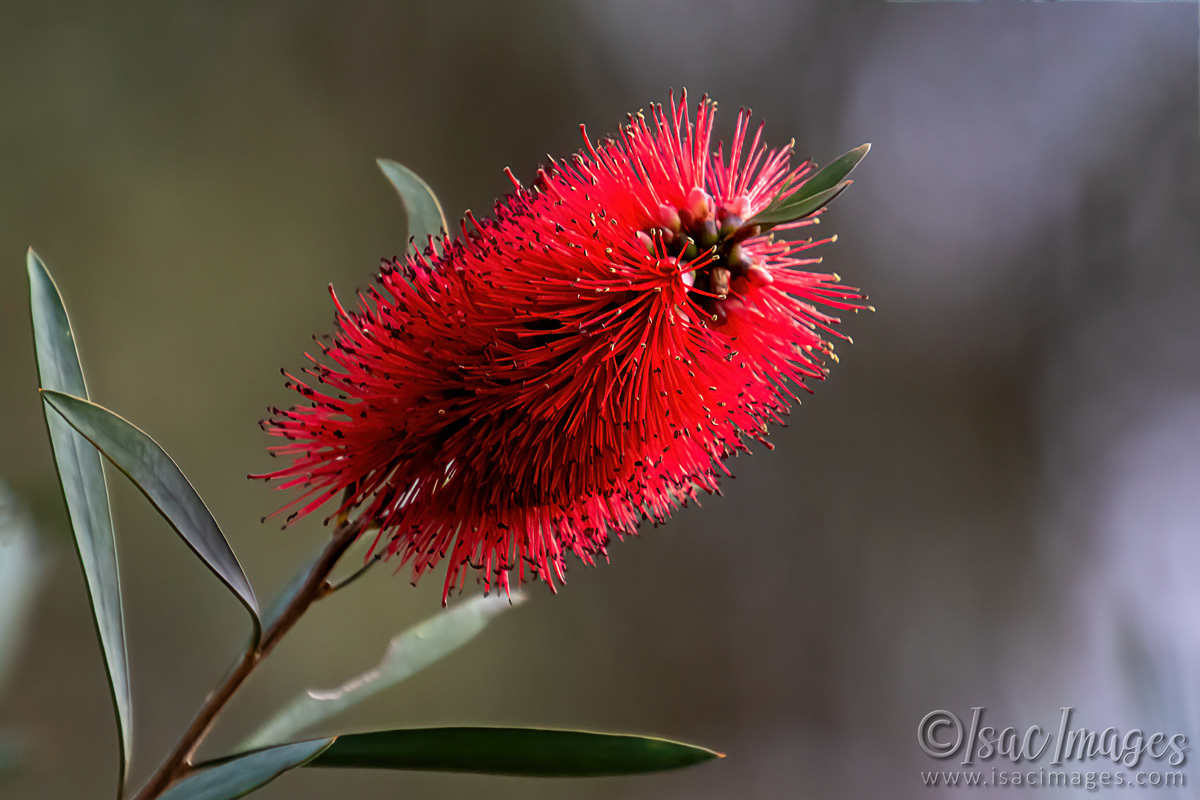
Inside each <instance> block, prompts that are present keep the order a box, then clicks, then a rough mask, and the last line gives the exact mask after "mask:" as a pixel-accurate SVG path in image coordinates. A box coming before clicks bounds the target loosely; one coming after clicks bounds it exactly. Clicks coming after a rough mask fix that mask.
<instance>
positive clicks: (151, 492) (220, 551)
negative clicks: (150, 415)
mask: <svg viewBox="0 0 1200 800" xmlns="http://www.w3.org/2000/svg"><path fill="white" fill-rule="evenodd" d="M42 397H43V398H44V399H45V401H46V403H47V404H48V405H49V406H50V407H52V408H53V409H54V410H55V411H57V412H58V413H59V414H61V415H62V416H63V418H64V419H65V420H66V421H67V422H69V423H70V424H71V426H72V427H73V428H75V430H77V431H79V433H80V434H82V435H83V436H84V437H85V438H86V439H87V440H88V441H89V442H91V443H92V444H93V445H94V446H95V447H96V449H98V450H99V451H100V452H101V453H103V454H104V455H105V456H107V457H108V459H109V460H110V461H111V462H112V463H113V465H115V466H116V467H117V469H119V470H121V472H123V473H124V474H125V476H126V477H127V478H129V480H131V481H132V482H133V484H134V485H135V486H137V487H138V489H140V490H141V491H142V494H144V495H146V498H147V499H148V500H149V501H150V502H151V504H152V505H153V506H154V507H155V508H156V509H158V512H159V513H160V514H162V516H163V518H164V519H166V520H167V522H169V523H170V524H171V527H172V528H174V529H175V532H176V533H178V534H179V536H180V537H181V538H182V539H183V540H184V542H186V543H187V545H188V547H190V548H191V549H192V551H193V552H194V553H195V554H196V555H197V556H199V557H200V560H201V561H203V562H204V563H205V565H207V566H208V568H209V569H210V570H212V571H213V574H215V575H216V576H217V577H218V578H220V579H221V582H222V583H224V584H225V585H226V586H228V587H229V589H230V591H232V592H233V593H234V594H235V595H237V598H238V599H239V600H240V601H241V602H242V605H244V606H245V607H246V609H247V610H248V611H249V612H250V616H251V617H252V619H253V621H254V627H255V631H256V636H255V639H256V640H257V638H258V636H257V632H259V631H261V628H260V624H259V619H258V601H257V600H256V599H255V597H254V589H253V588H252V587H251V586H250V581H249V580H248V579H247V578H246V573H245V572H243V571H242V567H241V565H240V564H239V563H238V560H237V556H235V555H234V554H233V550H232V548H230V546H229V542H228V541H226V539H225V535H224V534H223V533H221V528H220V527H219V526H218V525H217V522H216V520H215V519H213V516H212V513H211V512H209V510H208V507H207V506H206V505H204V501H203V500H201V499H200V495H198V494H197V493H196V490H195V488H193V486H192V484H191V483H190V482H189V481H188V479H187V478H186V477H184V475H183V472H181V471H180V469H179V466H178V465H177V464H176V463H175V462H174V461H173V460H172V459H171V457H170V456H169V455H167V454H166V452H165V451H164V450H163V449H162V447H160V446H159V445H158V443H157V442H155V441H154V440H153V439H151V438H150V437H149V436H148V435H146V433H144V432H143V431H142V430H141V429H139V428H137V427H136V426H134V425H132V424H131V423H129V422H127V421H126V420H124V419H122V418H121V417H119V416H117V415H116V414H114V413H113V412H111V411H109V410H108V409H107V408H104V407H102V406H98V405H96V404H95V403H91V402H88V401H87V400H82V399H80V398H78V397H72V396H70V395H67V394H62V393H61V392H53V391H49V390H45V391H43V392H42Z"/></svg>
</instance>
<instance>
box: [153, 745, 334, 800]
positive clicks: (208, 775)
mask: <svg viewBox="0 0 1200 800" xmlns="http://www.w3.org/2000/svg"><path fill="white" fill-rule="evenodd" d="M331 744H333V739H314V740H312V741H309V742H297V743H296V744H284V745H279V746H277V747H268V748H267V749H265V750H256V751H254V752H252V753H245V754H242V755H238V756H233V757H231V758H226V759H220V760H218V761H210V762H208V763H206V764H201V765H200V768H199V769H198V770H197V771H196V772H193V773H192V774H191V775H188V776H187V777H186V778H184V779H183V780H181V781H180V782H179V783H177V784H175V785H174V786H172V787H171V788H170V789H167V791H165V792H163V793H162V794H161V795H159V800H234V798H237V797H245V796H246V795H248V794H250V793H251V792H253V791H254V790H255V789H259V788H261V787H263V786H266V785H267V784H268V783H270V782H271V781H273V780H275V779H276V778H278V777H279V776H280V775H282V774H283V773H285V772H287V771H288V770H292V769H295V768H296V767H300V766H303V765H304V764H306V763H307V762H309V761H311V760H312V759H313V758H315V757H316V756H317V755H319V754H320V753H321V752H322V751H324V750H325V749H327V748H328V747H329V745H331Z"/></svg>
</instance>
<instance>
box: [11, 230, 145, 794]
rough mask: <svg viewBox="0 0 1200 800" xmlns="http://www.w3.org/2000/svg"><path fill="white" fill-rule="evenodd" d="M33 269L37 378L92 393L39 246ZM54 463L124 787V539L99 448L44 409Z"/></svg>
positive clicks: (127, 747)
mask: <svg viewBox="0 0 1200 800" xmlns="http://www.w3.org/2000/svg"><path fill="white" fill-rule="evenodd" d="M26 266H27V268H28V273H29V305H30V311H31V313H32V316H33V339H34V347H35V350H36V353H37V366H38V378H39V380H40V383H41V386H42V388H44V389H51V390H54V391H60V392H66V393H68V394H72V395H75V396H77V397H87V387H86V386H85V385H84V382H83V370H82V368H81V367H80V366H79V355H78V353H77V352H76V350H75V337H74V335H73V334H72V333H71V323H70V321H69V320H68V319H67V310H66V308H64V307H63V302H62V296H61V295H60V294H59V292H58V287H56V286H55V285H54V279H53V278H51V277H50V273H49V271H48V270H47V269H46V265H45V264H44V263H42V260H41V259H40V258H38V256H37V253H35V252H33V250H30V251H29V254H28V256H27V258H26ZM44 411H45V417H46V428H47V429H48V430H49V432H50V445H51V449H52V450H53V452H54V463H55V466H56V467H57V468H58V477H59V482H60V483H61V484H62V490H63V498H64V500H65V501H66V504H67V513H68V515H69V517H70V520H71V528H72V529H73V530H74V532H75V548H76V551H77V553H78V554H79V563H80V564H81V566H82V567H83V576H84V580H85V582H86V584H87V589H88V597H89V598H90V600H91V604H92V616H93V619H94V620H95V623H96V632H97V634H98V635H99V637H100V649H101V651H102V652H103V654H104V663H105V666H106V667H107V668H108V682H109V688H110V689H111V691H112V699H113V706H114V708H115V709H116V713H117V736H118V739H119V741H120V745H121V747H120V751H121V759H120V764H119V766H118V783H119V785H121V786H123V785H124V782H125V771H126V768H127V766H128V763H129V756H130V752H131V749H132V736H131V735H130V723H131V720H132V703H131V700H130V692H129V657H128V655H127V654H126V650H125V619H124V615H123V613H122V610H121V578H120V573H119V572H118V570H117V545H116V539H115V537H114V535H113V525H112V513H111V511H110V509H109V504H108V487H107V485H106V484H105V482H104V470H103V468H102V467H101V464H100V455H99V454H98V453H97V452H96V451H95V449H94V448H93V447H92V446H91V445H90V444H88V443H87V442H86V441H85V440H84V439H83V437H82V436H80V435H79V434H78V433H76V432H75V431H73V430H71V426H70V425H68V424H67V423H66V422H65V421H63V419H62V418H61V417H60V416H59V415H58V414H55V413H53V412H51V411H50V410H49V409H44Z"/></svg>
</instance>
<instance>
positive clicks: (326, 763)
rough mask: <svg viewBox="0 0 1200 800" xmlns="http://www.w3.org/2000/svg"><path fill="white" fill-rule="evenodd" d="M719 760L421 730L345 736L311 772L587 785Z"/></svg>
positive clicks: (589, 740)
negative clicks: (403, 772)
mask: <svg viewBox="0 0 1200 800" xmlns="http://www.w3.org/2000/svg"><path fill="white" fill-rule="evenodd" d="M713 758H723V756H722V754H720V753H716V752H713V751H712V750H708V749H706V748H703V747H696V746H695V745H690V744H683V743H682V742H673V741H670V740H668V739H656V738H653V737H649V736H630V735H625V734H613V733H590V732H587V731H558V730H547V729H539V728H414V729H409V730H394V731H376V732H374V733H349V734H345V735H343V736H339V737H338V738H337V741H336V742H334V743H333V746H332V747H330V748H329V749H328V750H326V751H325V752H323V753H322V754H321V755H319V756H317V757H316V758H315V759H313V760H312V761H311V762H309V763H308V765H307V766H310V767H373V768H382V769H410V770H426V771H434V772H480V773H486V774H489V775H526V776H532V777H574V778H583V777H595V776H600V775H634V774H637V773H642V772H658V771H660V770H666V769H678V768H680V767H689V766H691V765H693V764H699V763H701V762H704V761H708V760H710V759H713Z"/></svg>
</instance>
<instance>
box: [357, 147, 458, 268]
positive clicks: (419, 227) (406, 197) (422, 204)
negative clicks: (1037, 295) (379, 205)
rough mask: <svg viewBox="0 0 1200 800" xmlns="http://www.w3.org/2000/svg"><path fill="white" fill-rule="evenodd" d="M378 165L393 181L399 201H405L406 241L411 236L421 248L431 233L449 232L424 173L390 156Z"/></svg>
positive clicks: (416, 245) (416, 246) (443, 215)
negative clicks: (393, 159) (422, 175)
mask: <svg viewBox="0 0 1200 800" xmlns="http://www.w3.org/2000/svg"><path fill="white" fill-rule="evenodd" d="M375 163H377V164H378V165H379V168H380V169H381V170H383V174H384V175H385V176H386V177H387V179H388V181H390V182H391V184H392V187H393V188H395V190H396V193H397V194H399V195H400V202H401V203H403V204H404V215H405V218H406V221H407V223H408V229H407V233H405V234H404V239H405V241H407V240H409V239H412V245H413V247H414V248H415V249H416V250H418V251H420V250H422V249H423V248H424V247H425V244H426V243H427V242H428V241H429V237H430V236H434V237H436V236H438V235H439V234H440V233H441V232H443V231H449V230H450V226H448V225H447V224H446V215H445V214H443V213H442V205H441V203H439V202H438V199H437V195H435V194H434V193H433V189H431V188H429V184H428V183H426V182H425V181H423V180H421V176H419V175H417V173H415V172H413V171H412V170H411V169H409V168H408V167H406V166H404V165H403V164H401V163H399V162H397V161H392V160H391V159H387V158H380V159H377V160H376V162H375Z"/></svg>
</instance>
